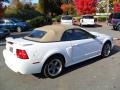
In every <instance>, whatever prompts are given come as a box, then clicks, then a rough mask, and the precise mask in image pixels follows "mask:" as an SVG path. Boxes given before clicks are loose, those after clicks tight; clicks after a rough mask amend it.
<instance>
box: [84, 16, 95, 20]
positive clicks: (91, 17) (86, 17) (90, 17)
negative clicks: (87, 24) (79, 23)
mask: <svg viewBox="0 0 120 90" xmlns="http://www.w3.org/2000/svg"><path fill="white" fill-rule="evenodd" d="M83 18H85V19H93V18H94V17H93V16H83Z"/></svg>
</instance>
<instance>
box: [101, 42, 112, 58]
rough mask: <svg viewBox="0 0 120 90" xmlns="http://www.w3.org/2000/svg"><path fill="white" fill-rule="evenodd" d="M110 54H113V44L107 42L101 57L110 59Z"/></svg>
mask: <svg viewBox="0 0 120 90" xmlns="http://www.w3.org/2000/svg"><path fill="white" fill-rule="evenodd" d="M110 53H111V43H109V42H106V43H105V44H104V45H103V48H102V52H101V57H102V58H105V57H108V56H109V55H110Z"/></svg>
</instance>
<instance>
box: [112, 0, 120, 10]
mask: <svg viewBox="0 0 120 90" xmlns="http://www.w3.org/2000/svg"><path fill="white" fill-rule="evenodd" d="M113 11H114V12H120V0H118V1H116V2H114V7H113Z"/></svg>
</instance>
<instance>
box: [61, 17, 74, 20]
mask: <svg viewBox="0 0 120 90" xmlns="http://www.w3.org/2000/svg"><path fill="white" fill-rule="evenodd" d="M62 19H63V20H72V16H63V17H62Z"/></svg>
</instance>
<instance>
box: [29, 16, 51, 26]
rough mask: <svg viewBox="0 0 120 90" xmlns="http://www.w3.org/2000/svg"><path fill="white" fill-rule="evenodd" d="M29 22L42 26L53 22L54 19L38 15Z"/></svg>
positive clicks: (31, 24)
mask: <svg viewBox="0 0 120 90" xmlns="http://www.w3.org/2000/svg"><path fill="white" fill-rule="evenodd" d="M27 23H28V24H29V25H30V26H31V27H32V28H35V27H40V26H43V25H48V24H52V19H51V18H50V17H48V16H38V17H35V18H33V19H31V20H27Z"/></svg>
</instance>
